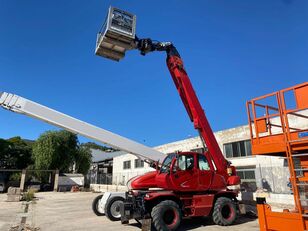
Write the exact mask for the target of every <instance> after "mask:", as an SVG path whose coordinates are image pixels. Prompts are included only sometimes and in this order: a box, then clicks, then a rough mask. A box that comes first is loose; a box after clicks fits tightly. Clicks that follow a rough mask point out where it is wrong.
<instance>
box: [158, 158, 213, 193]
mask: <svg viewBox="0 0 308 231" xmlns="http://www.w3.org/2000/svg"><path fill="white" fill-rule="evenodd" d="M214 173H215V166H214V165H213V162H212V161H211V159H210V157H209V155H208V153H207V152H205V153H203V154H200V153H196V152H179V153H172V154H169V155H168V156H167V157H166V158H165V160H164V161H163V163H162V165H161V168H160V169H159V170H158V172H157V175H156V183H157V186H158V187H160V188H164V189H172V190H174V191H199V190H200V191H204V190H207V189H209V188H210V187H211V185H212V183H213V178H214V176H215V174H214Z"/></svg>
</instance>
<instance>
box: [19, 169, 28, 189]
mask: <svg viewBox="0 0 308 231" xmlns="http://www.w3.org/2000/svg"><path fill="white" fill-rule="evenodd" d="M26 174H27V170H26V169H23V170H22V172H21V179H20V186H19V188H20V191H22V192H23V191H24V189H25V181H26Z"/></svg>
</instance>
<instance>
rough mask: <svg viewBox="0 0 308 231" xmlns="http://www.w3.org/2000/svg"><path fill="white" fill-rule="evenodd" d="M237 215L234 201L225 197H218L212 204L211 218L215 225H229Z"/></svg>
mask: <svg viewBox="0 0 308 231" xmlns="http://www.w3.org/2000/svg"><path fill="white" fill-rule="evenodd" d="M236 217H237V211H236V206H235V203H234V202H233V201H232V200H231V199H230V198H227V197H219V198H218V199H217V200H216V202H215V205H214V209H213V214H212V218H213V221H214V223H215V224H217V225H222V226H226V225H231V224H233V222H234V221H235V219H236Z"/></svg>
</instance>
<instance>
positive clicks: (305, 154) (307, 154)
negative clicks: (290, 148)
mask: <svg viewBox="0 0 308 231" xmlns="http://www.w3.org/2000/svg"><path fill="white" fill-rule="evenodd" d="M298 156H308V153H302V154H294V155H292V157H298Z"/></svg>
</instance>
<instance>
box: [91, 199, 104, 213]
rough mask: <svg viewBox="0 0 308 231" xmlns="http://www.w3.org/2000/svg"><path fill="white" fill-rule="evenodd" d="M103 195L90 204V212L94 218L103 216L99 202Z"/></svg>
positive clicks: (102, 209)
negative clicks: (94, 215) (93, 214)
mask: <svg viewBox="0 0 308 231" xmlns="http://www.w3.org/2000/svg"><path fill="white" fill-rule="evenodd" d="M102 197H103V195H99V196H97V197H95V199H94V200H93V202H92V210H93V212H94V213H95V214H96V216H103V215H104V208H101V205H100V201H101V199H102Z"/></svg>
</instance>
